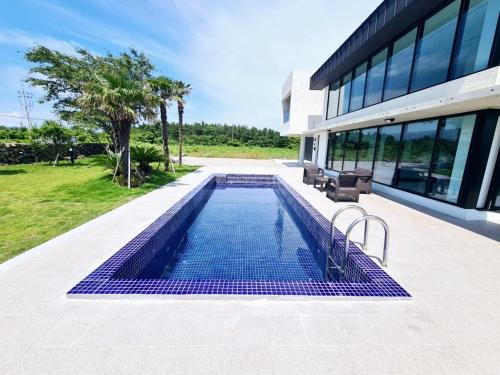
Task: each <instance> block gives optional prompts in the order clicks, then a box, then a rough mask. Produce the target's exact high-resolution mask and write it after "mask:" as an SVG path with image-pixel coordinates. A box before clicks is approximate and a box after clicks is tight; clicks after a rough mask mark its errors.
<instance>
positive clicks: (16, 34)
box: [0, 30, 81, 54]
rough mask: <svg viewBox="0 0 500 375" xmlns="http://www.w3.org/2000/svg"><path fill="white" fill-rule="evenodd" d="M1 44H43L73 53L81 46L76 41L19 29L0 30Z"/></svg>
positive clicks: (29, 45) (23, 45)
mask: <svg viewBox="0 0 500 375" xmlns="http://www.w3.org/2000/svg"><path fill="white" fill-rule="evenodd" d="M0 44H8V45H13V46H18V47H22V48H29V47H33V46H34V45H35V44H41V45H43V46H45V47H48V48H50V49H55V50H58V51H61V52H65V53H69V54H72V53H74V52H75V49H76V48H79V47H81V46H80V45H79V44H78V43H76V42H74V41H71V40H69V41H64V40H60V39H56V38H52V37H50V36H46V35H32V34H29V33H26V32H24V31H19V30H0Z"/></svg>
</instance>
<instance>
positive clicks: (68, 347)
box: [0, 159, 500, 374]
mask: <svg viewBox="0 0 500 375" xmlns="http://www.w3.org/2000/svg"><path fill="white" fill-rule="evenodd" d="M189 162H197V163H200V164H205V165H207V166H206V167H203V168H201V169H200V170H198V171H196V172H194V173H191V174H189V175H186V176H184V177H183V178H181V179H179V180H177V181H175V182H173V183H171V184H169V185H167V186H165V187H163V188H161V189H158V190H156V191H154V192H151V193H149V194H147V195H145V196H142V197H140V198H137V199H135V200H134V201H132V202H130V203H128V204H126V205H124V206H121V207H119V208H117V209H115V210H113V211H111V212H109V213H107V214H105V215H103V216H100V217H98V218H96V219H94V220H92V221H90V222H88V223H86V224H84V225H82V226H80V227H78V228H75V229H73V230H71V231H69V232H67V233H65V234H63V235H62V236H59V237H57V238H55V239H53V240H51V241H48V242H46V243H45V244H42V245H40V246H38V247H37V248H35V249H32V250H30V251H28V252H26V253H24V254H22V255H20V256H18V257H16V258H13V259H12V260H10V261H7V262H5V263H3V264H1V265H0V373H1V374H20V373H26V374H58V373H61V374H68V373H82V374H102V373H105V374H108V373H109V374H117V373H119V374H128V373H137V372H141V373H144V374H149V373H158V374H160V373H161V374H165V373H171V374H281V373H286V374H310V373H314V374H332V373H342V374H368V373H369V374H383V373H386V374H448V373H449V374H476V373H477V374H497V373H498V369H499V368H500V356H498V351H499V350H500V282H499V281H498V280H499V278H498V273H499V270H500V243H499V242H497V241H495V240H493V239H490V238H488V237H486V236H482V235H480V234H477V233H475V232H472V231H470V230H467V229H466V228H463V227H461V226H460V224H461V223H460V222H448V221H444V220H441V219H440V218H436V217H434V216H431V215H428V214H427V213H424V212H421V211H419V210H416V209H414V208H410V207H407V206H404V205H402V204H400V203H397V202H394V201H392V200H388V199H386V198H384V197H381V196H379V195H376V194H372V195H370V196H367V195H362V196H361V199H360V204H361V205H362V206H363V207H364V208H365V209H366V210H367V211H368V212H369V213H373V214H376V215H379V216H381V217H382V218H384V219H385V220H386V221H387V222H388V224H389V227H390V229H391V242H390V249H389V266H388V267H387V269H386V271H387V272H388V273H389V274H390V275H391V276H392V277H393V278H394V279H395V280H396V281H397V282H399V283H400V284H401V285H402V286H403V287H404V288H406V289H407V290H408V291H409V292H410V293H411V294H412V296H413V298H412V299H411V300H408V301H362V300H349V301H346V300H325V299H317V298H314V297H311V298H298V299H288V300H282V299H274V298H272V297H271V298H266V297H262V298H259V299H253V300H245V299H239V298H238V297H234V298H232V297H230V298H224V299H217V298H216V299H210V300H208V299H197V297H196V296H193V297H192V298H188V299H166V300H133V299H114V300H73V299H68V298H67V297H66V292H67V291H68V290H69V289H70V288H71V287H73V286H74V285H75V284H76V283H77V282H79V281H80V280H81V279H83V278H84V277H85V276H86V275H87V274H88V273H89V272H91V271H92V270H94V269H95V268H96V267H97V266H99V265H100V264H101V263H102V262H104V261H105V260H106V259H108V258H109V257H110V256H111V255H112V254H114V253H115V252H116V251H117V250H119V249H120V248H121V247H122V246H123V245H124V244H126V243H127V242H128V241H129V240H130V239H132V238H133V237H134V236H135V235H136V234H138V233H139V232H140V231H141V230H143V229H144V228H145V227H146V226H147V225H149V224H150V223H151V222H152V221H154V220H155V219H156V218H157V217H158V216H159V215H160V214H161V213H163V212H164V211H165V210H166V209H168V208H169V207H170V206H171V205H173V204H174V203H175V202H176V201H177V200H179V199H180V198H181V197H182V196H183V195H184V194H186V193H187V192H188V191H190V190H191V189H192V188H194V186H196V185H197V184H198V183H199V182H200V181H202V180H203V179H204V178H205V177H206V176H207V175H208V174H210V173H213V172H237V173H277V174H279V175H280V176H282V177H283V178H284V179H285V180H286V181H287V182H288V183H289V184H290V185H291V186H292V187H293V188H295V189H296V190H297V191H299V192H300V193H301V194H303V196H304V197H305V198H306V199H307V200H308V201H309V202H310V203H311V204H312V205H314V206H315V207H316V208H317V209H318V210H319V211H320V212H321V213H322V214H323V215H325V216H326V217H327V218H331V216H332V214H333V213H334V212H335V211H336V210H337V209H338V208H339V207H341V206H343V205H344V204H345V203H343V204H341V203H337V204H335V203H333V202H332V201H330V200H328V199H327V198H326V197H325V195H324V194H322V193H320V192H319V191H317V190H315V189H313V188H312V187H311V186H306V185H304V184H302V182H301V173H302V172H301V170H300V169H298V168H293V167H285V166H283V165H281V164H278V163H274V162H271V161H253V162H251V161H245V162H241V161H238V160H225V161H224V162H221V161H220V160H198V161H196V160H190V159H187V160H186V163H189ZM223 165H224V166H223ZM287 165H293V163H288V164H287ZM354 216H355V214H350V213H346V214H345V216H340V217H339V220H338V222H339V227H340V229H341V230H343V231H345V229H346V225H347V224H348V223H349V222H350V221H352V219H353V218H354ZM463 224H464V226H466V227H467V223H463ZM370 233H371V235H370V246H369V247H370V251H369V252H370V253H373V254H375V255H380V252H381V248H380V241H381V239H382V233H381V231H380V230H379V229H378V228H376V227H375V225H374V226H373V228H372V229H371V232H370ZM358 238H359V233H358Z"/></svg>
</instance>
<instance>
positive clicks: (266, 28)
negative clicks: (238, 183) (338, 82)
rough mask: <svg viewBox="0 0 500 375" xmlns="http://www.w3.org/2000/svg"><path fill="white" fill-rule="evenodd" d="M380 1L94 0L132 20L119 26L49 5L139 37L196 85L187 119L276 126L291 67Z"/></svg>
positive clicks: (90, 25)
mask: <svg viewBox="0 0 500 375" xmlns="http://www.w3.org/2000/svg"><path fill="white" fill-rule="evenodd" d="M378 3H379V0H356V1H353V2H345V1H340V0H337V1H331V0H296V1H289V0H278V1H273V2H270V1H264V0H240V1H237V2H233V1H229V0H221V1H217V2H215V1H211V2H207V1H204V0H173V1H168V2H165V1H162V0H150V1H148V2H136V1H118V2H117V1H108V0H94V5H97V6H98V7H99V8H100V9H101V10H102V11H104V12H107V13H106V14H107V15H109V16H110V17H111V16H112V15H117V17H118V19H121V20H133V22H134V23H133V24H132V23H131V22H125V23H123V24H120V25H119V26H116V22H109V23H107V24H103V23H100V22H98V21H97V20H93V19H91V18H89V17H85V16H84V15H81V14H78V13H76V12H73V11H71V10H69V9H67V8H66V7H60V6H55V5H53V4H47V5H46V6H47V7H50V8H51V9H52V10H53V11H55V12H59V13H60V14H61V15H64V17H67V18H68V19H71V20H72V22H73V23H74V24H78V25H79V29H80V31H79V32H80V33H83V34H84V35H86V36H87V37H89V38H92V39H93V40H97V39H99V38H105V40H106V42H108V43H112V44H114V45H118V46H120V47H123V48H126V47H129V46H131V45H134V46H135V47H137V48H139V49H142V50H144V51H145V52H146V53H147V54H149V55H150V56H151V57H152V58H153V59H154V60H156V61H157V62H162V63H163V64H166V65H167V66H168V67H171V68H173V69H174V70H175V71H176V72H177V76H176V77H177V78H180V79H183V80H186V81H188V82H190V83H191V84H192V86H193V95H192V98H190V99H189V100H188V104H187V106H186V120H187V121H201V120H205V121H218V122H237V123H246V124H249V125H255V126H259V127H262V126H268V127H273V128H277V127H278V126H279V118H280V110H281V109H280V103H281V98H280V95H281V85H282V84H283V82H284V80H285V79H286V77H287V76H288V74H289V72H290V71H291V70H292V69H294V68H298V69H309V70H312V71H314V70H315V69H317V68H318V67H319V66H320V65H321V64H322V63H323V62H324V60H326V58H328V56H330V54H332V53H333V52H334V50H335V49H336V48H337V47H338V46H339V45H340V44H341V43H342V42H343V41H344V40H345V39H346V38H347V37H348V36H349V35H350V34H351V33H352V32H353V31H354V30H355V29H356V28H357V27H358V26H359V24H360V23H361V22H362V21H363V20H364V19H365V18H366V17H367V16H368V15H369V14H370V13H371V12H372V11H373V10H374V9H375V7H376V6H377V5H378ZM114 21H116V20H114ZM135 25H140V26H141V27H140V28H136V27H134V26H135ZM101 40H102V39H101ZM171 44H174V45H171ZM159 65H162V64H159ZM190 101H191V103H192V105H189V103H190ZM172 112H175V111H172Z"/></svg>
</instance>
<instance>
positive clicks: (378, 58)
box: [365, 48, 387, 107]
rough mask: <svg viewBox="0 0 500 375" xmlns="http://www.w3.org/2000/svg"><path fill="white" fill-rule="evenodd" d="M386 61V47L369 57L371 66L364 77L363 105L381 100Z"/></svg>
mask: <svg viewBox="0 0 500 375" xmlns="http://www.w3.org/2000/svg"><path fill="white" fill-rule="evenodd" d="M386 62H387V48H385V49H384V50H383V51H381V52H380V53H378V54H376V55H375V56H373V57H372V59H371V66H370V69H369V70H368V75H367V77H366V93H365V107H366V106H369V105H373V104H377V103H380V102H381V101H382V90H383V89H384V76H385V65H386Z"/></svg>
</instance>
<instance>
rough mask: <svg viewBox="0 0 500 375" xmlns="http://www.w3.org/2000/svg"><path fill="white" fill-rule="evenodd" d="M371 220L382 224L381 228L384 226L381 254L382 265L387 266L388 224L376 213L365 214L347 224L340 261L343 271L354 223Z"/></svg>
mask: <svg viewBox="0 0 500 375" xmlns="http://www.w3.org/2000/svg"><path fill="white" fill-rule="evenodd" d="M370 220H373V221H376V222H378V223H379V224H380V225H382V228H384V251H383V254H382V262H381V263H382V265H383V266H384V267H387V255H388V249H389V236H390V234H389V226H388V225H387V222H386V221H385V220H383V219H382V218H380V217H378V216H376V215H365V216H363V217H360V218H359V219H356V220H354V221H353V222H352V223H351V225H349V228H347V231H346V233H345V247H344V258H343V261H342V270H343V271H345V267H346V264H347V257H348V256H349V245H350V242H351V241H350V237H351V232H352V230H353V229H354V227H355V226H356V225H358V224H359V223H361V222H363V221H364V222H365V223H367V222H368V221H370Z"/></svg>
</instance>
